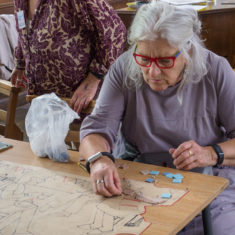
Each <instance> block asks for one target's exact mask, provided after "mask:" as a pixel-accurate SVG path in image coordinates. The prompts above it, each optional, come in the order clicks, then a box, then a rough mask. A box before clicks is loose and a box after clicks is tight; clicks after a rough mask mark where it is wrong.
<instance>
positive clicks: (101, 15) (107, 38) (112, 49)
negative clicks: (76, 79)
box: [70, 0, 126, 113]
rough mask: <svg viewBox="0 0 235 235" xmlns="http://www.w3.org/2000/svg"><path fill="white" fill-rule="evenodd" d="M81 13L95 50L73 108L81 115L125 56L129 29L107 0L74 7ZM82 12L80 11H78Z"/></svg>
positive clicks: (75, 4)
mask: <svg viewBox="0 0 235 235" xmlns="http://www.w3.org/2000/svg"><path fill="white" fill-rule="evenodd" d="M74 6H75V9H76V7H80V9H86V11H81V10H80V14H85V15H84V16H83V17H82V18H83V19H84V22H83V23H84V24H85V25H86V28H87V29H89V31H90V32H91V37H92V42H93V47H92V53H93V55H92V57H93V59H92V61H91V63H90V66H89V71H90V73H89V74H88V76H87V78H86V79H84V81H83V82H82V83H81V84H80V86H79V87H78V88H77V89H76V90H75V92H74V94H73V96H72V99H71V102H70V105H71V107H72V108H73V109H74V110H75V111H76V112H77V113H80V112H81V110H82V109H84V108H86V107H87V106H88V104H89V103H90V101H91V100H92V99H93V98H94V96H95V94H96V92H97V88H98V85H99V82H100V80H102V79H103V77H104V75H105V74H106V73H107V70H108V68H109V67H110V65H111V64H112V63H113V62H114V61H115V59H116V58H117V57H118V56H119V55H120V54H121V53H122V52H123V50H124V47H125V42H126V28H125V26H124V24H123V23H122V21H121V19H120V18H119V17H118V15H117V14H116V13H115V12H114V10H113V9H112V7H111V6H109V5H108V4H107V3H106V2H105V1H104V0H101V1H97V0H95V1H94V0H87V1H82V2H80V3H76V1H75V3H74ZM78 11H79V10H78Z"/></svg>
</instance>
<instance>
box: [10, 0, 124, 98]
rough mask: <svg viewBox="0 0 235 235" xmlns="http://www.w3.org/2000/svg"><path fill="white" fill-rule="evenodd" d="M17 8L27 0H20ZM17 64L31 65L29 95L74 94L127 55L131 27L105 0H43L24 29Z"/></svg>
mask: <svg viewBox="0 0 235 235" xmlns="http://www.w3.org/2000/svg"><path fill="white" fill-rule="evenodd" d="M14 2H15V12H18V11H20V10H23V11H24V16H25V19H26V22H27V15H28V14H27V12H28V0H15V1H14ZM16 24H17V30H18V32H19V39H18V46H17V47H16V49H15V57H16V66H17V67H18V68H25V69H26V76H27V78H28V80H29V88H28V93H29V94H36V95H40V94H44V93H50V92H55V93H56V94H57V95H59V96H63V97H71V96H72V95H73V92H74V90H75V89H76V88H77V87H78V86H79V84H80V82H81V81H82V80H83V79H85V78H86V77H87V75H88V73H89V72H92V73H93V74H97V75H100V76H103V75H105V74H106V72H107V70H108V68H109V67H110V65H111V64H112V63H113V62H114V60H115V59H116V58H117V57H118V56H119V55H120V54H121V53H122V51H123V49H124V46H125V41H126V29H125V26H124V24H123V23H122V21H121V19H120V18H119V17H118V16H117V14H116V13H115V11H114V10H113V9H112V7H111V6H110V5H108V4H107V3H106V1H105V0H85V1H84V0H39V2H38V6H37V8H36V10H35V14H34V16H33V19H32V22H31V25H30V26H29V27H25V28H23V29H19V25H18V22H17V17H16Z"/></svg>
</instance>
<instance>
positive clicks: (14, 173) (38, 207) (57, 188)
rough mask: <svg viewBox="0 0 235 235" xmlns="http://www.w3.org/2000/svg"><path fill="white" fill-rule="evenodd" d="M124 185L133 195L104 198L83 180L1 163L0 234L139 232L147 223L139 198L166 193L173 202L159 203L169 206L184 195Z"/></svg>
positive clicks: (129, 183) (142, 185)
mask: <svg viewBox="0 0 235 235" xmlns="http://www.w3.org/2000/svg"><path fill="white" fill-rule="evenodd" d="M125 185H127V186H128V187H130V188H132V190H134V191H137V192H135V193H133V195H134V196H133V195H132V196H130V194H129V195H128V194H127V195H125V194H124V195H122V196H119V197H112V198H105V197H102V196H99V195H95V194H94V193H93V192H92V186H91V183H90V179H89V178H87V177H82V176H78V175H72V174H67V173H63V172H57V171H51V170H47V169H44V168H40V167H34V166H28V165H21V164H16V163H11V162H7V161H0V235H1V234H4V235H11V234H25V235H41V234H50V235H52V234H58V235H60V234H61V235H62V234H63V235H64V234H76V235H77V234H81V235H96V234H97V235H98V234H102V235H106V234H107V235H110V234H120V233H130V234H141V232H142V231H144V230H146V229H147V228H148V227H149V226H150V225H151V221H145V220H144V218H143V216H142V215H143V214H144V213H145V207H146V206H151V204H149V203H147V202H145V201H141V200H138V197H139V198H141V197H146V196H145V193H146V192H148V193H146V195H147V198H148V199H149V198H150V199H149V200H150V201H151V200H153V198H155V199H156V198H158V197H159V195H160V194H161V192H162V190H163V191H164V190H165V191H167V192H168V191H169V190H171V193H172V195H174V198H171V199H170V200H164V201H162V202H159V204H163V205H171V204H172V203H174V202H175V201H177V200H179V198H181V197H182V196H183V195H184V194H185V191H184V190H175V189H167V188H165V189H159V188H157V187H154V186H153V185H150V184H148V183H144V182H137V181H132V180H126V181H125V182H124V187H125ZM159 190H160V191H159ZM154 191H156V192H154ZM138 192H141V197H140V196H138V195H140V194H138ZM149 192H150V193H149ZM136 195H137V196H136ZM156 195H158V196H156ZM155 206H157V205H155Z"/></svg>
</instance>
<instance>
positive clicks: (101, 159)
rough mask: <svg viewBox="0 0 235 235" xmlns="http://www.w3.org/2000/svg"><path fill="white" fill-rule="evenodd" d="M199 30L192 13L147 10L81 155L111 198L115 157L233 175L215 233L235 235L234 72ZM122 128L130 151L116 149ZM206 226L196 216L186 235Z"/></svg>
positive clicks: (157, 7) (117, 188)
mask: <svg viewBox="0 0 235 235" xmlns="http://www.w3.org/2000/svg"><path fill="white" fill-rule="evenodd" d="M200 31H201V22H200V21H199V19H198V15H197V12H196V11H194V10H193V9H182V8H178V7H175V6H172V5H168V4H166V3H162V2H160V1H155V0H153V1H151V2H150V3H149V4H146V5H144V6H141V7H140V9H139V10H138V12H137V14H136V16H135V18H134V21H133V23H132V26H131V29H130V35H129V38H128V39H129V42H130V45H131V47H130V49H129V50H128V51H127V52H125V53H124V54H123V55H121V56H120V57H119V58H118V59H117V60H116V61H115V63H114V64H113V65H112V66H111V68H110V70H109V72H108V73H107V76H106V78H105V81H104V84H103V86H102V90H101V92H100V95H99V99H98V101H97V103H96V107H95V109H94V110H93V112H92V114H91V115H90V116H88V117H86V119H85V120H84V121H83V123H82V127H81V132H80V137H81V138H80V139H81V145H80V156H81V157H83V158H85V159H87V160H88V161H87V169H88V170H89V171H90V178H91V182H92V185H93V189H94V192H95V193H97V194H101V195H104V196H107V197H111V196H113V195H119V194H121V193H122V188H121V181H120V178H119V175H118V171H117V168H116V166H115V164H114V161H115V160H114V157H113V155H112V154H111V153H112V151H113V152H114V151H115V153H116V154H117V155H116V156H117V157H122V158H123V159H132V160H134V161H139V162H144V163H150V164H156V165H159V164H160V165H161V164H164V165H168V166H170V167H174V168H177V169H182V170H192V171H197V172H201V173H207V174H209V173H210V174H214V175H218V176H224V177H227V178H228V179H229V180H230V186H229V187H228V188H227V189H226V190H225V191H224V192H223V193H222V194H221V195H219V196H218V198H217V199H216V200H214V201H213V202H212V204H211V214H212V222H213V230H214V234H216V235H217V234H218V235H221V234H235V226H234V225H233V224H234V223H233V221H232V220H234V216H235V197H234V193H235V192H234V189H235V180H234V177H235V168H234V165H235V91H234V87H235V73H234V71H233V70H232V68H231V66H230V65H229V63H228V62H227V60H226V59H225V58H223V57H221V56H218V55H216V54H214V53H213V52H211V51H209V50H207V49H205V47H204V46H203V43H202V41H201V40H200V37H199V34H200ZM120 123H121V124H122V125H121V135H122V141H123V142H124V148H123V149H124V151H122V148H120V145H119V144H114V143H115V142H116V136H117V131H118V129H119V125H120ZM114 146H115V148H114ZM198 222H199V223H198ZM201 222H202V220H201V218H200V217H197V218H196V219H195V220H193V223H192V224H190V225H189V226H188V227H187V228H185V229H184V230H183V231H182V233H184V232H185V233H186V234H203V231H202V223H201Z"/></svg>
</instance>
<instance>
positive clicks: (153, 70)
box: [149, 62, 161, 78]
mask: <svg viewBox="0 0 235 235" xmlns="http://www.w3.org/2000/svg"><path fill="white" fill-rule="evenodd" d="M160 73H161V70H160V69H159V68H158V67H157V65H156V64H155V62H152V64H151V66H150V68H149V75H150V76H151V77H153V78H154V77H156V76H157V75H159V74H160Z"/></svg>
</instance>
